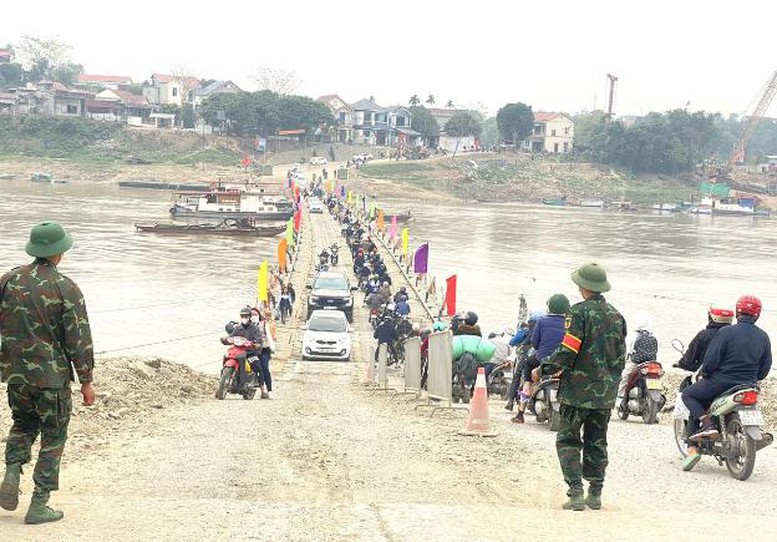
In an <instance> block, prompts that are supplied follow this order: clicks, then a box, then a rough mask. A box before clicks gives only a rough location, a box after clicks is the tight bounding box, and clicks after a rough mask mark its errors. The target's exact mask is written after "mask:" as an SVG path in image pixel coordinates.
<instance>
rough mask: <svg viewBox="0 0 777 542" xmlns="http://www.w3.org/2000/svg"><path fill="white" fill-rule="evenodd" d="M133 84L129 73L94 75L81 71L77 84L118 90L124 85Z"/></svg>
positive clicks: (77, 77)
mask: <svg viewBox="0 0 777 542" xmlns="http://www.w3.org/2000/svg"><path fill="white" fill-rule="evenodd" d="M131 84H132V78H131V77H129V76H127V75H93V74H87V73H81V74H78V76H76V86H79V87H89V88H96V89H99V88H108V89H111V90H118V89H120V88H121V87H123V86H127V85H131Z"/></svg>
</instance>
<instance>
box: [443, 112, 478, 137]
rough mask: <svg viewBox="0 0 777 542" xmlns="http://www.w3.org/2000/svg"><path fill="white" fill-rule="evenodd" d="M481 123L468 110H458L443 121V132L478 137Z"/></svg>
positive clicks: (451, 134) (457, 135) (458, 135)
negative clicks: (446, 120)
mask: <svg viewBox="0 0 777 542" xmlns="http://www.w3.org/2000/svg"><path fill="white" fill-rule="evenodd" d="M482 132H483V125H482V124H481V120H480V119H479V118H478V116H477V115H475V114H473V113H472V112H470V111H459V112H457V113H454V114H453V116H452V117H451V118H450V120H448V122H446V123H445V133H446V134H448V135H450V136H453V137H468V136H475V137H479V136H480V134H481V133H482Z"/></svg>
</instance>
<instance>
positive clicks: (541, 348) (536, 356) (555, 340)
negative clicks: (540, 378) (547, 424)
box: [511, 294, 569, 423]
mask: <svg viewBox="0 0 777 542" xmlns="http://www.w3.org/2000/svg"><path fill="white" fill-rule="evenodd" d="M567 311H569V299H568V298H567V296H565V295H564V294H554V295H552V296H550V298H549V299H548V314H547V315H545V316H542V317H541V318H540V319H539V320H538V321H537V324H536V325H535V326H534V330H533V331H532V334H531V344H532V347H533V348H534V353H533V354H532V355H531V356H529V357H528V358H527V360H526V363H524V364H523V370H522V371H521V374H522V380H523V389H522V390H521V394H520V401H519V403H518V412H517V413H516V414H515V416H513V418H512V420H511V421H512V422H513V423H524V421H525V420H524V417H523V413H524V412H525V411H526V405H527V404H528V403H529V399H530V398H531V395H532V377H531V373H532V371H533V370H534V369H535V368H536V367H539V366H540V362H541V361H542V360H543V359H544V358H546V357H548V356H549V355H550V354H552V353H553V351H554V350H556V348H558V345H559V344H561V339H563V338H564V317H565V314H566V313H567Z"/></svg>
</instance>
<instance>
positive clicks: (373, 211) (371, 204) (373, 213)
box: [370, 201, 377, 219]
mask: <svg viewBox="0 0 777 542" xmlns="http://www.w3.org/2000/svg"><path fill="white" fill-rule="evenodd" d="M376 208H377V207H376V205H375V202H374V201H373V202H372V203H370V219H373V218H375V209H376Z"/></svg>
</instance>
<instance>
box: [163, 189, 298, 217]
mask: <svg viewBox="0 0 777 542" xmlns="http://www.w3.org/2000/svg"><path fill="white" fill-rule="evenodd" d="M170 214H171V215H173V217H174V218H188V217H192V218H222V219H224V218H249V219H252V220H276V221H281V220H288V219H289V218H291V216H292V215H293V214H294V210H293V208H292V206H291V202H288V203H287V202H284V201H281V200H280V199H279V198H277V197H273V196H268V195H266V194H263V193H257V192H244V191H240V190H212V191H210V192H205V193H202V192H181V193H179V195H178V201H177V202H176V203H175V204H174V205H173V206H172V207H171V208H170Z"/></svg>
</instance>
